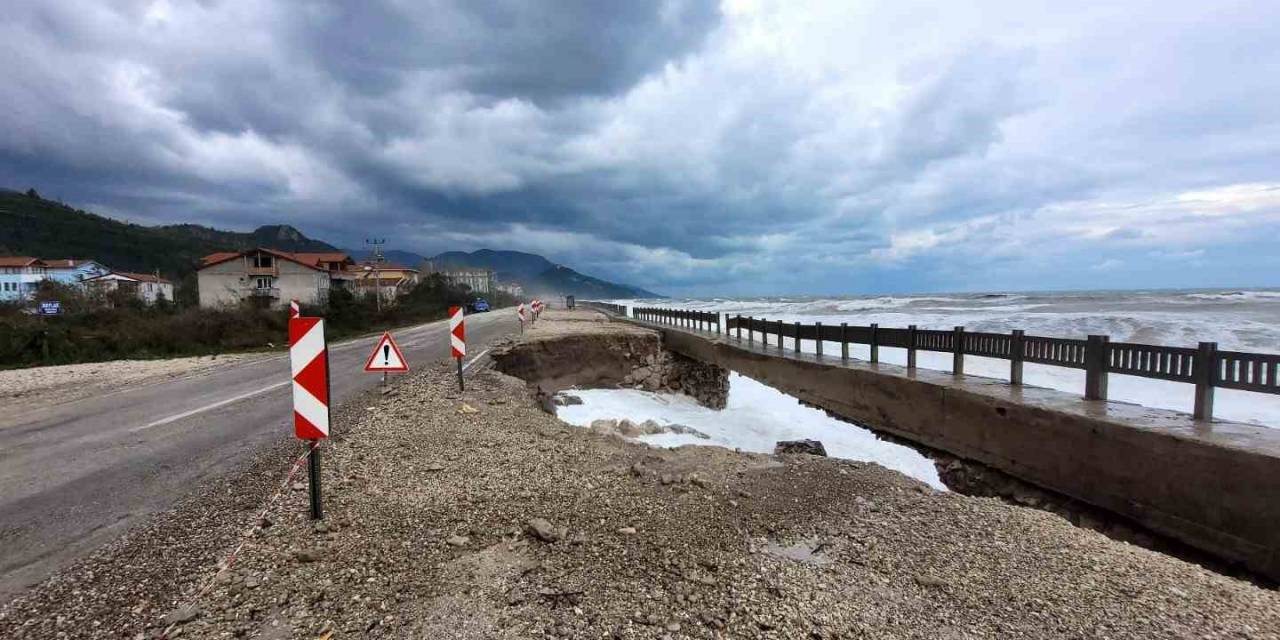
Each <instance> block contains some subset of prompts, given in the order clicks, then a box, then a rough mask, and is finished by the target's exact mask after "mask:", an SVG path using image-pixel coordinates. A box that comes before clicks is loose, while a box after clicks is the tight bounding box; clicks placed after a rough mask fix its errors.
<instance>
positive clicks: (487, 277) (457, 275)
mask: <svg viewBox="0 0 1280 640" xmlns="http://www.w3.org/2000/svg"><path fill="white" fill-rule="evenodd" d="M440 275H442V276H444V279H445V280H446V281H447V282H448V283H449V284H452V285H454V286H458V287H467V288H468V289H470V290H471V292H472V293H483V294H485V295H492V294H493V292H494V291H496V290H497V289H496V288H495V285H496V284H497V279H496V278H495V274H494V271H493V270H492V269H472V268H462V269H446V270H444V271H441V272H440Z"/></svg>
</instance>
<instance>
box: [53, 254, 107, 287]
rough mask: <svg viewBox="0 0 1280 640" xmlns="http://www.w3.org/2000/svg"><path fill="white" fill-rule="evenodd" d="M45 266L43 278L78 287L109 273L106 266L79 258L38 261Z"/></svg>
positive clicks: (95, 261)
mask: <svg viewBox="0 0 1280 640" xmlns="http://www.w3.org/2000/svg"><path fill="white" fill-rule="evenodd" d="M40 261H41V262H43V263H44V266H45V277H46V278H48V279H50V280H53V281H54V282H59V283H62V284H66V285H78V284H81V283H83V282H84V281H85V280H88V279H90V278H94V277H97V276H101V275H105V274H107V273H110V272H111V269H108V268H107V266H106V265H104V264H102V263H101V262H98V261H97V260H88V259H80V258H59V259H57V260H51V259H49V258H43V259H41V260H40Z"/></svg>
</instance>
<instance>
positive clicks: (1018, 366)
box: [1009, 329, 1023, 384]
mask: <svg viewBox="0 0 1280 640" xmlns="http://www.w3.org/2000/svg"><path fill="white" fill-rule="evenodd" d="M1022 335H1023V334H1022V329H1014V330H1013V335H1012V336H1011V337H1010V338H1009V384H1022Z"/></svg>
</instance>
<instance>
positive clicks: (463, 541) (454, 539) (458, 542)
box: [444, 536, 471, 547]
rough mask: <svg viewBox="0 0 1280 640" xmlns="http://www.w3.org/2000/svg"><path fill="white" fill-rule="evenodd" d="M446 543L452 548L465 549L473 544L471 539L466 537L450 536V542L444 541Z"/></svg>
mask: <svg viewBox="0 0 1280 640" xmlns="http://www.w3.org/2000/svg"><path fill="white" fill-rule="evenodd" d="M444 543H445V544H447V545H449V546H451V547H465V546H467V545H468V544H470V543H471V538H468V537H466V536H450V537H449V539H448V540H445V541H444Z"/></svg>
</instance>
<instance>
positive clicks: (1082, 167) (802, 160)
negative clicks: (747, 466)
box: [0, 0, 1280, 295]
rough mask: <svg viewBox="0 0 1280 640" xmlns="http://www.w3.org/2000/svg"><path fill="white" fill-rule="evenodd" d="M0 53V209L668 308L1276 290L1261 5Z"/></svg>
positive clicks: (64, 42)
mask: <svg viewBox="0 0 1280 640" xmlns="http://www.w3.org/2000/svg"><path fill="white" fill-rule="evenodd" d="M961 5H965V6H961ZM0 60H3V64H0V110H2V113H3V115H4V117H3V121H2V122H0V186H5V187H9V188H19V189H26V188H27V187H35V188H37V189H38V190H39V191H40V192H41V193H43V194H45V195H47V196H53V197H57V198H59V199H62V200H64V201H66V202H69V203H72V204H75V205H77V206H80V207H84V208H88V209H92V210H94V211H97V212H99V213H103V214H107V215H112V216H118V217H123V218H127V219H129V220H132V221H136V222H141V223H147V224H154V223H170V222H196V223H201V224H208V225H213V226H217V227H220V228H228V229H237V230H246V229H251V228H253V227H255V226H258V225H260V224H267V223H288V224H293V225H295V226H297V227H299V228H301V229H302V230H303V231H304V233H307V234H308V235H310V236H313V237H320V238H322V239H325V240H327V241H330V242H333V243H336V244H340V245H343V246H348V247H357V246H360V245H361V244H362V240H363V239H364V238H365V237H367V236H370V235H376V236H380V237H387V238H389V240H390V243H389V246H392V247H395V248H400V249H407V250H413V251H417V252H419V253H424V254H431V253H435V252H438V251H443V250H450V249H461V250H471V249H477V248H484V247H489V248H499V249H518V250H525V251H532V252H537V253H541V254H543V255H546V256H548V257H549V258H551V259H552V260H555V261H558V262H562V263H565V264H568V265H570V266H573V267H575V268H577V269H579V270H582V271H585V272H587V273H591V274H594V275H598V276H602V277H606V278H610V279H616V280H620V281H625V282H629V283H632V284H636V285H640V286H644V287H647V288H650V289H654V290H657V291H661V292H663V293H668V294H673V295H717V294H718V295H755V294H758V295H767V294H830V293H870V292H913V291H961V290H964V291H993V290H1027V289H1065V288H1129V287H1199V286H1231V287H1243V286H1280V240H1278V239H1280V80H1277V79H1278V78H1280V3H1277V2H1272V1H1270V0H1257V1H1254V2H1231V1H1215V2H1195V1H1189V0H1161V1H1158V2H1139V1H1129V2H1080V3H1077V2H1061V1H1059V0H1053V1H1044V2H1040V1H1035V0H1015V1H1009V2H1000V1H990V2H973V3H952V2H937V1H936V0H927V1H920V2H917V1H914V0H887V1H884V2H880V1H869V2H859V1H855V0H814V1H803V0H800V1H796V0H791V1H780V2H770V1H766V0H724V1H723V2H719V3H717V2H700V1H697V0H654V1H634V2H633V1H630V0H626V1H623V0H618V1H615V2H605V1H600V2H589V1H572V0H564V1H554V2H552V1H548V2H542V3H535V2H529V1H525V0H456V1H451V0H412V1H410V0H367V1H362V2H347V1H345V0H331V1H326V0H315V1H308V0H253V1H244V2H226V1H219V0H203V1H198V2H182V1H178V0H172V1H167V0H158V1H151V0H148V1H141V0H139V1H121V2H110V1H105V0H84V1H80V0H58V1H49V0H30V1H29V0H16V2H15V1H14V0H10V1H9V2H6V3H5V10H4V11H3V12H2V13H0Z"/></svg>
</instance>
